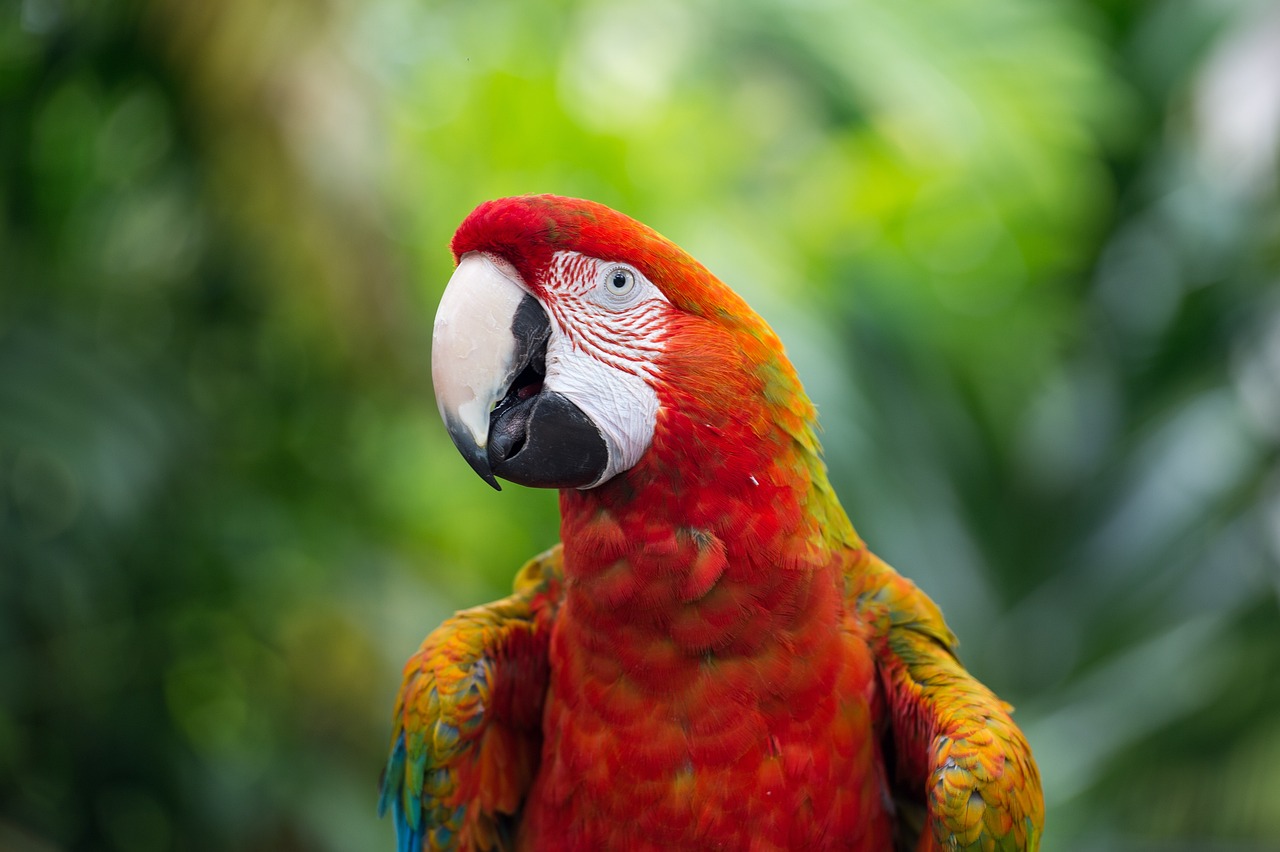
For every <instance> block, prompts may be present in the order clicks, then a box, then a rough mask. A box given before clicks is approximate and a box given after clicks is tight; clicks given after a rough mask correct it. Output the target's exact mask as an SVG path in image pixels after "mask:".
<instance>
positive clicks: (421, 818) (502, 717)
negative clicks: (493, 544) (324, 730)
mask: <svg viewBox="0 0 1280 852" xmlns="http://www.w3.org/2000/svg"><path fill="white" fill-rule="evenodd" d="M562 576H563V575H562V562H561V550H560V547H559V545H557V546H556V547H555V548H553V549H551V550H549V551H547V552H546V553H544V554H542V555H541V556H538V557H536V558H535V559H533V560H531V561H530V562H529V563H528V564H526V565H525V566H524V567H523V568H522V569H521V571H520V573H519V574H518V575H517V577H516V580H515V590H514V593H513V594H512V595H511V596H510V597H507V598H504V599H502V600H500V601H496V602H494V603H491V604H487V605H485V606H479V607H475V608H474V609H468V610H464V611H462V612H459V613H457V614H456V615H454V616H453V617H452V618H450V619H449V620H447V621H445V622H444V624H442V625H441V626H440V627H438V628H436V629H435V630H434V631H432V633H431V634H430V635H429V636H427V638H426V640H425V641H424V642H423V643H422V647H421V648H419V650H418V652H417V653H416V654H414V655H413V657H411V658H410V659H409V662H408V663H407V664H406V665H405V669H404V681H403V683H402V685H401V687H400V694H399V696H398V697H397V699H396V709H395V716H394V720H393V732H392V736H391V755H390V758H389V760H388V762H387V768H386V770H385V772H384V773H383V779H382V796H381V800H380V801H379V804H378V809H379V812H380V813H383V814H385V813H386V812H387V811H388V810H390V811H391V812H392V814H393V815H394V820H395V824H396V834H397V837H398V838H399V845H398V848H399V850H400V852H421V850H432V849H507V848H510V847H511V846H512V832H513V828H514V825H515V818H516V816H517V815H518V814H519V811H520V807H521V804H522V803H523V801H524V797H525V794H526V793H527V792H528V789H529V786H530V784H531V783H532V781H533V776H534V773H535V771H536V769H537V763H538V757H539V750H540V746H541V720H542V705H543V700H544V698H545V695H546V690H547V678H548V667H547V647H548V640H549V636H550V632H551V631H550V629H551V624H552V622H553V621H554V619H555V615H556V611H557V609H558V607H559V603H560V598H561V593H562V588H563V580H562Z"/></svg>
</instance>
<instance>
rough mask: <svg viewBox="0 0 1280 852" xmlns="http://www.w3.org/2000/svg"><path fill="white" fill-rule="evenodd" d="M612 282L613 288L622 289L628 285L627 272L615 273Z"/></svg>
mask: <svg viewBox="0 0 1280 852" xmlns="http://www.w3.org/2000/svg"><path fill="white" fill-rule="evenodd" d="M611 283H612V284H613V288H614V289H615V290H621V289H622V288H623V287H625V286H627V275H626V273H625V272H615V273H613V281H612V282H611Z"/></svg>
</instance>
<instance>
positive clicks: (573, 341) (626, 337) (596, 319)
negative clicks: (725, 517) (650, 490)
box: [543, 252, 672, 488]
mask: <svg viewBox="0 0 1280 852" xmlns="http://www.w3.org/2000/svg"><path fill="white" fill-rule="evenodd" d="M547 278H548V280H547V282H546V284H545V286H546V288H547V290H548V298H547V299H546V300H545V301H544V302H543V306H544V307H545V308H546V309H547V314H548V316H549V318H550V320H551V338H550V340H548V341H547V375H546V378H545V380H544V381H543V387H544V388H546V389H547V390H553V391H556V392H557V393H560V394H563V395H564V396H565V397H566V398H568V399H569V400H570V401H571V402H572V403H573V404H574V405H576V406H578V408H580V409H582V411H583V413H584V414H586V415H587V416H588V417H590V418H591V420H592V422H593V423H595V424H596V426H598V427H599V428H600V431H601V432H602V433H604V439H605V443H606V444H607V445H608V447H609V465H608V467H607V468H606V469H605V471H604V473H603V474H602V475H601V476H600V478H599V479H597V480H596V481H595V482H593V483H591V484H590V485H587V486H584V487H585V488H594V487H595V486H597V485H599V484H601V483H602V482H606V481H608V480H609V479H611V478H612V477H614V476H616V475H617V474H619V473H621V472H622V471H624V470H627V469H628V468H630V467H632V466H634V465H635V463H636V462H638V461H639V460H640V457H641V456H642V455H644V451H645V450H647V449H648V448H649V444H650V442H651V441H652V440H653V431H654V427H655V425H656V424H657V419H658V394H657V392H656V391H655V390H654V388H653V385H652V384H651V380H652V379H653V378H654V377H656V375H657V365H656V361H657V358H658V356H659V355H660V354H661V353H662V350H663V348H664V334H665V332H666V329H667V320H668V318H669V314H670V312H671V310H672V308H671V303H670V302H669V301H667V298H666V296H664V295H663V294H662V291H660V290H659V289H658V288H657V287H656V286H655V285H654V284H653V282H651V281H649V279H647V278H646V277H645V276H644V275H643V274H642V273H641V272H640V271H639V270H638V269H636V268H635V267H633V266H630V265H629V264H625V263H616V262H610V261H606V260H598V259H596V258H592V257H587V256H585V255H582V254H578V253H577V252H557V253H556V254H555V256H554V259H553V260H552V264H551V268H550V270H549V273H548V276H547Z"/></svg>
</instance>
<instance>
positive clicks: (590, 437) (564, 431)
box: [489, 391, 609, 488]
mask: <svg viewBox="0 0 1280 852" xmlns="http://www.w3.org/2000/svg"><path fill="white" fill-rule="evenodd" d="M499 411H501V413H499ZM494 414H495V416H494V417H493V418H492V419H490V421H489V469H490V470H492V471H493V473H494V474H496V475H498V476H501V477H502V478H503V479H506V480H509V481H511V482H515V483H518V484H520V485H529V486H533V487H535V488H582V487H584V486H587V485H591V484H593V483H595V482H596V481H597V480H598V479H600V477H601V476H603V475H604V471H605V468H606V467H607V466H608V464H609V447H608V445H606V444H605V441H604V436H603V435H601V433H600V429H599V428H597V427H596V425H595V424H594V423H592V422H591V419H590V418H588V417H587V415H586V414H584V413H583V412H582V409H580V408H578V406H576V405H574V404H573V403H572V402H570V401H569V399H568V398H567V397H565V396H563V395H562V394H559V393H556V392H555V391H540V392H538V393H536V394H534V395H532V396H530V397H528V398H527V399H524V400H521V401H520V402H518V403H516V404H515V405H513V406H510V407H507V408H505V409H494Z"/></svg>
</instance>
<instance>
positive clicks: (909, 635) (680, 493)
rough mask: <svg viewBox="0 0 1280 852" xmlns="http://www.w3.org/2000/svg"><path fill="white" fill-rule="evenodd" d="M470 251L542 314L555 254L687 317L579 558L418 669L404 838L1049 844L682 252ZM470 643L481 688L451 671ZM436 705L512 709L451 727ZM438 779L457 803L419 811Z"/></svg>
mask: <svg viewBox="0 0 1280 852" xmlns="http://www.w3.org/2000/svg"><path fill="white" fill-rule="evenodd" d="M453 251H454V254H455V256H456V257H458V258H461V257H462V256H463V255H465V254H467V253H468V252H473V251H482V252H488V253H492V254H493V255H496V256H498V257H500V258H501V259H502V260H504V261H506V262H507V263H509V264H511V266H512V267H514V269H515V270H516V272H517V273H518V274H519V276H520V278H521V279H522V280H523V282H525V284H526V286H527V287H528V289H529V290H530V292H532V293H533V294H534V295H535V296H538V297H539V298H540V301H543V300H545V301H552V300H553V299H554V298H555V294H554V292H552V288H551V287H550V284H549V282H548V279H547V276H548V274H549V272H548V270H549V269H550V268H551V267H552V266H553V258H554V257H555V256H556V253H557V252H565V251H572V252H577V253H580V254H582V255H585V256H587V257H590V258H599V259H602V260H606V261H609V262H625V263H628V264H632V265H633V266H635V267H636V268H637V269H639V270H641V271H642V272H643V273H644V275H645V276H647V277H648V279H649V280H650V281H652V282H653V283H654V284H655V285H657V287H658V288H659V289H660V290H661V292H662V294H663V295H664V296H665V297H666V299H667V300H668V301H669V305H667V306H666V307H665V308H664V311H665V314H664V315H663V317H662V320H663V323H664V324H663V332H662V339H661V343H662V351H661V354H660V355H659V356H658V360H657V370H656V378H655V379H654V382H655V387H654V389H655V391H656V394H657V398H658V401H659V409H658V415H657V421H656V423H655V425H654V428H653V436H652V441H651V443H650V445H649V446H648V448H647V450H646V451H645V452H644V454H643V455H642V456H641V458H640V460H639V462H637V463H636V464H635V465H634V466H632V467H631V468H630V469H628V470H626V471H624V472H622V473H620V474H618V475H617V476H615V477H613V478H612V479H609V480H608V481H606V482H604V483H603V484H601V485H598V486H596V487H594V488H588V489H583V490H578V489H567V490H563V491H561V494H560V509H561V536H562V539H563V549H562V550H556V551H553V552H551V553H549V554H546V555H544V556H543V557H541V558H540V559H539V560H535V562H533V563H531V564H530V565H529V566H527V567H526V569H525V571H524V572H522V575H521V576H522V580H521V581H520V583H518V585H517V592H516V594H515V595H514V596H513V597H512V598H510V599H508V600H507V601H504V602H500V603H499V604H495V605H493V607H494V608H495V610H494V611H495V615H494V617H493V618H492V620H491V621H492V623H491V624H488V625H487V626H486V628H485V630H486V631H487V632H485V633H484V635H483V636H481V637H480V638H479V639H478V640H477V639H475V637H474V636H473V634H472V633H470V632H467V631H468V630H472V629H473V628H471V627H467V628H466V629H465V630H460V628H459V627H458V625H453V624H449V623H447V624H446V625H445V626H444V627H442V628H440V629H439V630H437V631H436V632H435V633H433V634H432V636H431V637H428V640H427V644H426V645H424V649H423V651H422V652H421V653H420V655H419V656H418V657H416V658H415V660H414V661H412V662H411V664H410V667H409V668H408V669H407V670H406V684H405V687H404V689H403V690H402V693H401V697H400V701H399V704H398V708H397V731H396V735H395V736H396V739H395V741H394V746H395V748H394V749H393V758H392V764H391V766H390V768H389V772H388V781H387V786H386V788H385V793H384V795H385V796H387V801H390V802H391V803H392V804H393V806H395V808H396V812H397V818H398V821H399V822H400V823H401V827H402V829H403V830H402V834H401V837H402V840H404V838H405V837H406V836H407V837H408V838H409V846H411V847H413V846H419V845H420V846H424V847H426V848H433V847H437V846H450V845H456V846H459V847H461V848H488V847H490V846H501V845H507V844H512V845H518V846H520V847H522V848H544V849H566V848H579V849H601V848H625V849H644V848H689V849H694V848H726V849H731V848H748V847H750V848H760V849H768V848H778V849H782V848H788V849H823V848H842V849H855V850H868V852H869V851H870V850H885V849H890V848H891V847H892V846H893V843H894V839H893V838H894V836H895V834H896V835H897V836H898V838H899V839H900V841H901V838H902V837H904V836H906V835H910V834H911V833H912V832H911V829H910V827H907V828H905V829H904V827H903V826H904V825H905V824H906V822H905V812H904V811H903V810H902V809H901V807H900V806H899V805H896V804H895V798H897V799H898V800H900V801H901V802H904V803H909V802H912V801H914V802H916V803H918V807H921V808H924V809H925V818H924V820H923V829H924V830H923V834H921V833H920V831H919V828H918V827H917V829H916V830H915V834H914V835H913V836H912V837H911V838H910V839H909V840H908V841H907V842H909V843H911V844H915V843H916V842H917V841H916V839H915V838H916V837H917V836H918V837H919V838H920V839H919V841H918V843H919V848H921V849H926V848H956V849H965V848H971V844H976V845H973V846H972V848H991V849H995V848H1010V849H1023V848H1034V847H1035V846H1036V844H1037V839H1038V835H1039V826H1040V820H1041V807H1042V806H1041V804H1040V798H1039V780H1038V776H1037V775H1036V770H1035V765H1034V763H1033V762H1032V761H1031V758H1030V753H1029V750H1028V749H1027V747H1026V743H1025V740H1023V738H1022V736H1021V734H1020V733H1019V732H1018V730H1017V728H1016V727H1015V726H1013V724H1012V722H1011V721H1010V720H1009V717H1008V712H1007V707H1006V706H1005V705H1003V704H1002V703H1001V702H999V700H998V699H996V698H995V697H994V696H993V695H991V693H990V692H989V691H987V690H986V689H985V688H984V687H982V686H981V684H978V683H977V682H976V681H974V680H973V679H972V678H971V677H970V676H969V675H967V673H965V672H964V670H963V669H962V668H961V667H960V665H959V663H958V662H956V660H955V657H954V638H953V637H952V636H951V634H950V632H949V631H948V630H947V628H946V626H945V624H944V623H943V622H942V619H941V616H940V614H939V613H938V612H937V609H936V607H934V606H933V604H932V602H930V601H929V600H928V598H926V597H925V596H924V595H923V594H922V593H920V592H919V591H918V590H917V589H916V588H915V587H914V586H913V585H911V584H910V582H909V581H907V580H904V579H903V578H901V577H900V576H898V575H897V574H896V573H894V572H893V571H892V569H890V568H888V567H887V566H885V565H884V564H883V563H882V562H880V561H879V560H878V559H876V558H875V557H874V556H873V555H871V554H870V553H869V552H868V551H867V550H866V548H865V547H864V545H863V543H862V541H861V540H860V539H859V538H858V536H857V534H856V533H855V532H854V530H853V527H852V525H851V524H850V523H849V521H848V519H847V517H846V516H845V514H844V512H843V510H842V509H841V508H840V506H839V503H838V502H837V500H836V498H835V495H834V493H833V492H832V490H831V487H830V485H829V483H828V481H827V475H826V470H825V467H824V465H823V463H822V461H821V458H820V455H819V448H818V443H817V440H816V438H815V435H814V418H815V414H814V409H813V406H812V405H811V403H810V402H809V401H808V399H807V397H806V396H805V395H804V392H803V390H802V388H801V385H800V382H799V380H798V378H797V377H796V374H795V371H794V369H793V368H792V366H791V364H790V363H789V362H788V361H787V359H786V357H785V355H784V353H783V349H782V346H781V344H780V342H779V341H778V339H777V337H776V336H775V335H774V334H773V332H772V331H771V330H770V329H769V327H768V326H767V325H766V324H765V323H764V322H763V321H762V320H761V319H760V318H759V317H758V316H757V315H756V314H755V313H754V312H752V311H751V309H750V308H748V307H747V306H746V304H745V303H743V302H742V300H741V299H740V298H738V297H737V296H736V295H735V294H734V293H733V292H732V291H731V290H729V289H728V288H727V287H725V285H724V284H722V283H721V282H720V281H719V280H718V279H716V278H715V276H713V275H712V274H711V273H710V272H709V271H707V270H706V269H705V268H704V267H703V266H701V264H699V263H697V261H695V260H693V259H692V258H691V257H689V256H688V255H687V254H686V253H684V252H683V251H682V250H680V249H679V248H678V247H676V246H675V245H674V244H673V243H670V242H669V241H667V240H666V239H665V238H663V237H661V236H660V235H658V234H657V233H656V232H654V231H652V230H651V229H649V228H647V227H645V226H643V225H640V224H639V223H636V222H634V221H633V220H631V219H629V218H627V217H625V216H623V215H621V214H619V213H617V212H615V211H613V210H610V209H609V208H606V207H604V206H602V205H598V204H593V203H591V202H583V201H577V200H573V199H564V198H558V197H554V196H532V197H522V198H514V199H500V200H498V201H493V202H488V203H486V204H483V205H481V206H480V207H478V208H477V209H476V210H475V211H474V212H473V213H472V214H471V215H470V216H469V217H468V218H467V219H466V221H464V222H463V224H462V225H461V227H460V228H459V229H458V232H457V234H456V235H455V237H454V240H453ZM549 310H554V308H549ZM498 608H503V609H502V613H503V614H502V615H501V616H499V615H497V614H496V613H497V609H498ZM484 611H485V608H480V609H479V610H476V611H473V612H484ZM513 637H518V639H515V638H513ZM464 639H465V641H464ZM459 642H463V649H464V652H463V653H461V655H460V656H462V657H464V658H466V659H467V660H468V661H469V665H470V666H471V668H469V669H468V670H467V672H466V673H465V674H459V670H458V668H457V666H456V665H455V666H454V668H447V667H442V666H441V665H440V660H442V659H445V658H448V659H453V657H456V656H459V654H457V653H453V655H452V656H450V653H451V652H450V650H449V649H451V648H452V649H455V651H456V648H457V647H458V643H459ZM468 655H470V656H468ZM481 665H483V666H487V667H488V668H487V669H485V670H484V671H485V672H486V674H485V676H484V678H483V680H484V683H483V684H482V685H480V686H477V685H476V684H477V681H476V675H475V674H474V672H475V670H476V667H477V666H481ZM451 678H452V679H451ZM467 678H471V680H470V681H468V680H467ZM465 684H470V686H464V685H465ZM444 687H448V688H449V689H452V690H453V691H454V692H451V693H450V695H452V694H454V693H457V692H461V693H465V692H466V690H467V689H472V690H473V691H474V690H481V691H483V689H487V690H490V691H491V692H492V696H493V697H492V698H491V700H490V703H489V704H488V705H487V707H484V708H482V709H480V710H478V711H477V710H474V709H472V710H467V711H465V712H459V711H458V708H459V707H461V702H460V701H459V700H456V699H453V698H446V697H445V696H444V695H443V691H444ZM433 695H434V702H435V703H434V704H433V703H432V700H433V699H432V696H433ZM517 711H519V712H517ZM534 711H536V712H537V713H538V719H537V721H536V724H535V722H534V721H533V720H532V719H531V718H530V714H531V713H533V712H534ZM513 720H514V721H513ZM442 721H443V722H444V723H445V724H447V725H448V726H449V730H452V729H454V728H457V729H459V730H460V731H462V734H461V735H460V744H459V745H458V746H457V748H456V749H453V750H452V751H450V750H447V749H446V750H443V752H447V753H443V752H442V750H440V749H435V750H434V751H433V750H432V749H431V748H429V747H426V746H424V745H423V744H422V742H423V741H422V738H421V737H420V736H419V733H420V732H421V731H422V730H425V729H427V728H429V727H430V726H432V725H435V726H437V727H438V726H439V725H440V724H441V723H442ZM534 750H536V753H537V758H536V761H535V763H536V768H535V767H530V766H529V765H528V762H529V760H530V757H529V755H531V754H533V753H534ZM943 754H945V755H946V757H945V758H942V757H940V755H943ZM497 766H503V767H507V771H509V772H511V773H512V776H513V777H515V778H517V783H518V785H520V784H522V785H524V789H523V790H522V791H521V795H520V800H519V802H518V803H517V804H516V805H514V806H513V805H512V803H511V799H512V795H511V794H510V792H509V791H508V793H507V795H504V796H502V797H501V799H502V800H501V801H500V802H497V803H496V804H495V799H494V797H493V796H490V800H489V801H488V802H487V803H486V802H485V801H482V794H483V793H484V788H486V786H487V785H492V784H496V783H497V781H496V779H495V777H494V776H495V767H497ZM433 772H434V773H443V774H444V775H443V777H444V778H446V779H447V780H449V781H450V784H447V785H444V786H446V787H448V789H447V790H446V791H445V792H444V794H432V793H430V792H429V791H428V792H423V790H424V787H423V785H422V784H421V781H420V779H421V777H422V776H430V775H431V773H433ZM530 772H532V777H531V778H530V777H528V776H529V774H530ZM480 777H483V778H484V779H485V781H484V782H483V783H479V784H478V785H477V783H476V782H475V781H474V779H476V778H480ZM477 786H478V787H479V788H480V790H479V792H477ZM508 786H510V785H509V784H508ZM460 791H463V792H460ZM975 802H977V803H978V805H981V806H982V807H981V808H979V811H978V816H977V817H975V815H974V814H975V812H974V808H975V804H974V803H975ZM907 810H910V807H909V806H908V808H907ZM975 818H976V819H977V820H978V822H977V823H975V822H974V820H975ZM975 825H977V826H978V827H977V828H975V827H974V826H975ZM948 844H950V845H948Z"/></svg>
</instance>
